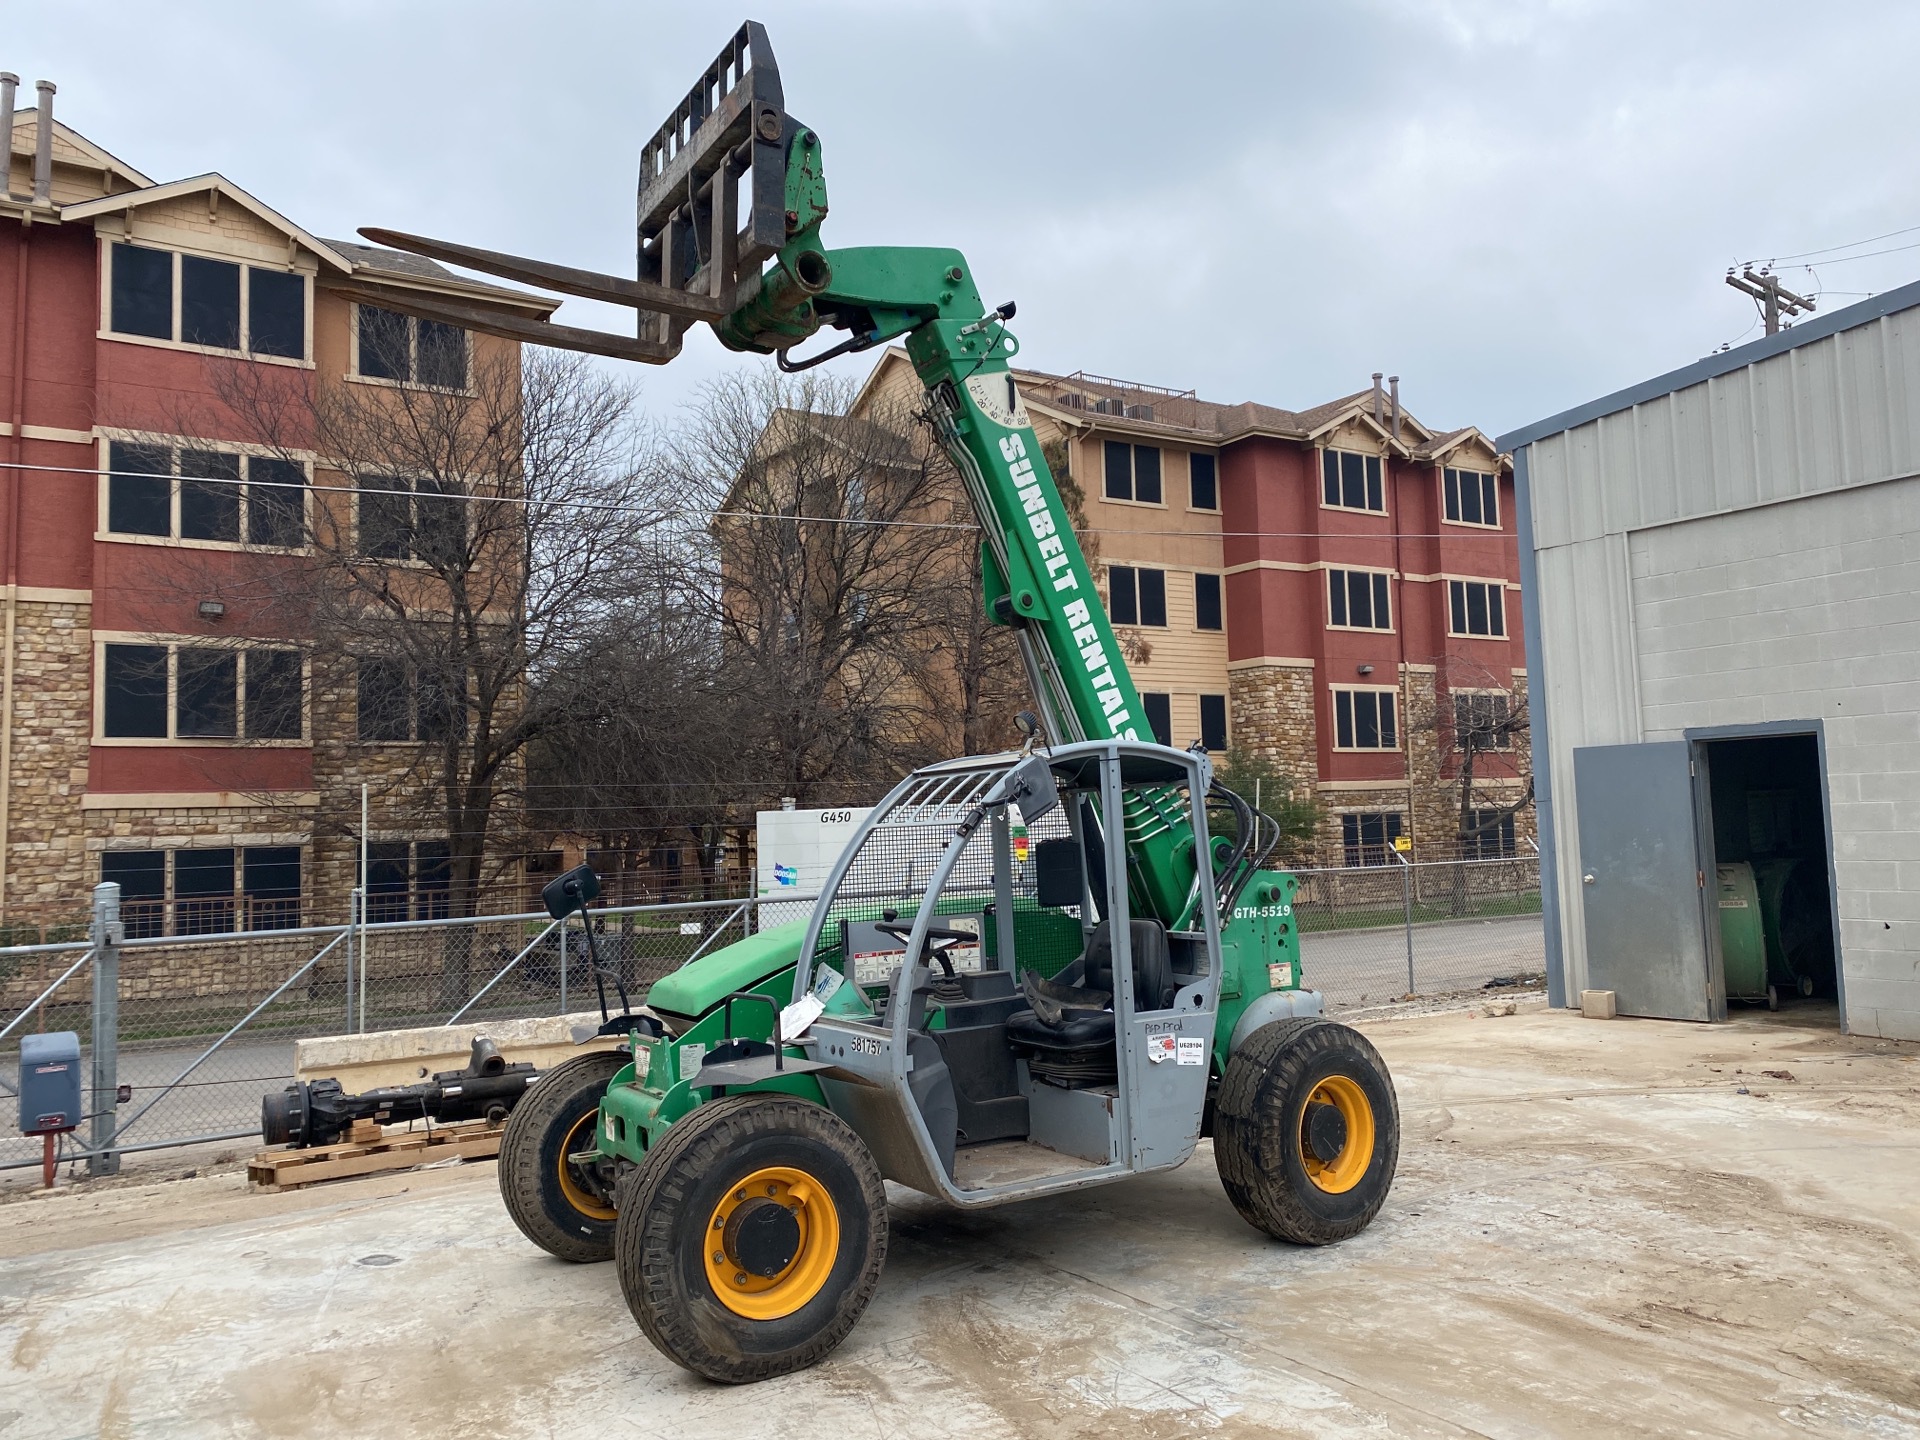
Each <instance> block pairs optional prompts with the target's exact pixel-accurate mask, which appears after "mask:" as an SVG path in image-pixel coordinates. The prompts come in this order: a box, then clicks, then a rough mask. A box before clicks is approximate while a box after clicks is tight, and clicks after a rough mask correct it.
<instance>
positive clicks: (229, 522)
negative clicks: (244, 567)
mask: <svg viewBox="0 0 1920 1440" xmlns="http://www.w3.org/2000/svg"><path fill="white" fill-rule="evenodd" d="M306 492H307V470H306V467H305V466H304V465H302V464H299V463H298V462H296V461H292V460H281V459H277V458H275V457H271V456H265V455H237V454H234V453H232V452H230V451H225V450H206V449H199V448H194V447H189V446H184V445H182V446H173V445H157V444H151V443H146V444H143V443H139V442H135V441H122V440H115V441H113V442H112V443H111V444H109V445H108V446H107V524H106V529H107V533H108V534H110V535H152V536H156V537H158V538H161V539H167V540H212V541H219V542H222V543H225V544H230V545H240V544H246V545H268V546H273V547H275V548H277V549H291V548H293V547H296V546H299V545H302V544H304V543H305V541H306V516H307V501H306Z"/></svg>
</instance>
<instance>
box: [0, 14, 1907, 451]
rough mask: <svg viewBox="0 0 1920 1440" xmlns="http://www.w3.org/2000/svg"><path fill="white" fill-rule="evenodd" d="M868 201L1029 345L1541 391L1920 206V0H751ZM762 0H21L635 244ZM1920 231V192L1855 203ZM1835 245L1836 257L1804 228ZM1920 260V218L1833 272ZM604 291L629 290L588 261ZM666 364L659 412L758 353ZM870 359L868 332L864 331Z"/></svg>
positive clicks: (295, 168)
mask: <svg viewBox="0 0 1920 1440" xmlns="http://www.w3.org/2000/svg"><path fill="white" fill-rule="evenodd" d="M754 13H755V18H758V19H761V20H763V21H765V22H766V24H767V26H768V28H769V31H770V33H771V36H772V39H773V43H774V47H775V49H776V52H777V53H778V55H779V58H780V66H781V74H782V77H783V79H784V82H785V87H786V97H787V104H788V106H789V108H790V109H791V111H792V112H793V113H794V114H795V115H797V116H799V117H800V118H801V119H803V120H804V121H806V122H807V123H808V124H809V125H811V126H813V127H814V128H815V129H816V130H817V131H818V132H819V133H820V135H821V136H822V139H823V142H824V145H825V155H826V161H827V178H828V184H829V188H830V191H831V197H832V206H833V216H832V218H831V219H830V220H829V222H828V228H827V240H828V243H829V244H830V245H857V244H874V243H893V244H930V245H956V246H958V247H960V248H961V249H963V250H964V251H965V252H966V253H967V255H968V256H969V258H970V260H971V261H972V264H973V267H974V270H975V273H976V274H977V275H978V276H979V277H981V282H982V286H983V288H984V289H985V290H986V292H988V293H987V298H988V300H989V302H993V301H998V300H1001V299H1014V300H1017V301H1018V302H1019V306H1020V315H1019V319H1018V321H1017V322H1016V323H1015V325H1014V327H1013V328H1014V329H1015V330H1016V332H1017V333H1018V334H1019V336H1020V338H1021V340H1022V342H1023V347H1024V349H1023V355H1022V361H1023V363H1027V364H1031V365H1033V366H1035V367H1038V368H1042V369H1051V370H1058V371H1072V370H1077V369H1085V370H1089V371H1093V372H1096V373H1099V374H1105V375H1115V376H1120V377H1124V378H1127V379H1132V380H1138V381H1144V382H1147V383H1151V384H1157V385H1167V386H1172V387H1176V388H1185V387H1192V388H1194V389H1196V390H1198V391H1199V393H1200V394H1201V395H1202V396H1203V397H1205V398H1208V399H1213V400H1221V401H1227V402H1237V401H1240V400H1259V401H1262V402H1265V403H1268V404H1273V405H1281V406H1286V407H1289V408H1302V407H1305V406H1308V405H1312V404H1315V403H1318V402H1320V401H1322V400H1325V399H1329V398H1332V397H1333V396H1336V395H1340V394H1344V393H1347V392H1349V391H1352V390H1355V389H1359V388H1361V387H1363V386H1364V385H1366V384H1367V383H1368V375H1369V374H1370V372H1372V371H1374V370H1384V371H1387V372H1389V373H1397V374H1399V375H1400V376H1401V377H1402V382H1401V386H1402V393H1403V395H1404V397H1405V400H1406V403H1407V405H1408V407H1409V409H1410V410H1411V411H1412V412H1413V413H1414V414H1416V415H1418V416H1419V417H1420V418H1421V419H1422V420H1424V421H1426V422H1427V423H1429V424H1432V425H1437V426H1441V427H1449V428H1450V427H1452V426H1455V425H1461V424H1476V425H1479V426H1480V427H1481V428H1483V429H1485V430H1488V431H1490V432H1498V431H1501V430H1505V429H1510V428H1512V427H1514V426H1516V425H1519V424H1522V423H1525V422H1527V421H1531V420H1534V419H1538V418H1541V417H1543V416H1545V415H1548V414H1550V413H1553V412H1555V411H1557V410H1560V409H1564V408H1566V407H1568V406H1570V405H1573V404H1577V403H1579V402H1581V401H1584V400H1588V399H1591V398H1594V397H1596V396H1598V395H1600V394H1603V393H1605V392H1607V391H1610V390H1614V389H1617V388H1619V387H1620V386H1622V385H1626V384H1629V383H1632V382H1634V381H1636V380H1640V379H1644V378H1646V377H1648V376H1651V375H1654V374H1657V373H1659V372H1661V371H1664V370H1668V369H1671V368H1673V367H1675V366H1678V365H1682V364H1685V363H1687V362H1688V361H1691V360H1694V359H1696V358H1698V357H1699V356H1701V355H1703V354H1706V353H1707V352H1709V351H1711V350H1713V349H1715V348H1717V347H1718V346H1719V345H1721V344H1722V343H1723V342H1726V341H1736V342H1737V341H1740V340H1742V339H1751V338H1754V337H1755V336H1757V335H1758V334H1759V333H1760V332H1759V328H1758V322H1757V320H1756V318H1755V312H1754V307H1753V304H1752V302H1751V301H1749V300H1747V299H1746V298H1744V297H1742V296H1740V295H1737V294H1735V293H1734V292H1733V291H1732V290H1729V289H1728V288H1727V287H1726V286H1725V285H1724V284H1723V283H1722V279H1721V277H1722V275H1723V274H1724V272H1725V270H1726V268H1727V266H1728V265H1730V264H1732V263H1734V262H1735V261H1741V260H1748V259H1754V258H1763V259H1764V258H1766V257H1769V256H1786V255H1798V254H1801V253H1802V252H1808V251H1815V250H1823V249H1827V248H1829V247H1835V246H1840V245H1843V244H1846V243H1847V242H1853V241H1864V240H1866V239H1867V238H1868V237H1874V236H1880V235H1882V234H1884V233H1885V232H1892V231H1901V230H1905V229H1907V227H1920V166H1916V165H1915V163H1914V152H1913V141H1912V139H1911V133H1912V113H1913V89H1914V82H1913V61H1914V57H1915V56H1916V55H1917V54H1920V6H1914V5H1911V4H1904V3H1898V0H1890V3H1878V4H1865V3H1861V4H1847V3H1831V0H1830V3H1827V4H1824V5H1813V4H1799V5H1785V4H1768V3H1764V0H1743V3H1740V4H1737V5H1735V4H1720V3H1707V0H1700V3H1694V0H1648V3H1612V4H1605V3H1584V0H1559V3H1496V0H1347V3H1331V0H1320V3H1266V4H1260V3H1252V4H1204V3H1193V0H1188V3H1184V4H1159V5H1147V4H1128V3H1116V0H1099V3H1053V4H1050V3H1044V0H1024V3H1017V0H1005V3H1002V0H969V3H966V4H962V5H956V4H953V3H951V0H948V3H941V4H923V5H922V4H911V3H907V0H867V3H859V0H843V3H813V4H802V3H784V0H755V4H754ZM739 18H741V17H739V16H736V15H734V14H733V13H732V12H731V11H728V10H726V9H724V8H719V7H710V6H701V5H684V4H679V5H656V4H651V3H643V0H621V3H607V4H584V3H583V4H567V3H560V0H547V3H541V4H533V3H519V4H511V3H497V0H466V3H434V4H426V3H404V0H401V3H396V0H383V3H377V4H375V3H335V4H312V3H308V4H300V3H289V0H279V3H275V4H273V5H271V6H267V5H261V4H216V3H194V0H169V3H168V4H166V5H164V6H159V5H154V4H151V3H142V4H137V5H136V4H124V5H118V4H114V5H109V4H98V3H85V0H61V3H58V4H55V3H44V4H27V3H25V0H5V4H4V19H5V23H4V25H3V26H0V68H4V69H10V70H14V71H17V72H18V73H19V74H20V76H21V77H22V80H23V81H24V82H26V83H25V85H24V86H23V89H24V90H25V91H26V93H27V94H29V95H30V94H31V83H32V82H33V81H34V80H36V79H40V78H42V77H44V78H48V79H52V80H54V81H56V82H57V83H58V84H59V86H60V93H59V96H58V100H57V105H58V113H59V115H60V116H61V118H63V119H64V120H66V121H67V122H68V123H69V124H71V125H73V126H75V127H76V128H78V129H80V130H81V131H82V132H84V133H85V134H87V135H88V136H90V137H91V138H92V139H94V140H95V141H96V142H98V143H99V144H101V145H104V146H105V147H106V148H107V149H109V150H112V151H114V152H115V153H117V154H118V155H120V156H121V157H122V158H123V159H125V160H126V161H127V162H128V163H130V164H132V165H134V166H135V167H137V168H139V169H141V170H143V171H145V172H146V173H147V174H149V175H151V176H153V177H154V178H155V179H157V180H163V181H164V180H169V179H175V178H178V177H181V176H186V175H194V174H199V173H201V172H203V171H207V170H218V171H220V172H222V173H223V174H225V175H226V176H228V177H229V178H230V179H232V180H233V181H235V182H236V183H238V184H239V185H241V186H243V187H244V188H246V189H247V190H249V191H251V192H252V193H253V194H255V195H256V196H258V197H260V198H261V199H262V200H264V201H266V202H267V203H268V204H270V205H272V206H274V207H275V208H276V209H278V210H280V211H282V212H283V213H285V214H286V215H288V216H289V217H291V218H292V219H294V220H296V221H298V222H299V223H300V224H302V225H305V226H306V227H308V228H309V229H311V230H313V231H315V232H317V233H319V234H322V235H330V236H338V237H343V238H349V237H352V236H353V234H354V231H355V229H356V228H357V227H358V226H361V225H370V224H379V225H391V226H395V227H397V228H401V229H411V230H417V231H422V232H425V233H427V234H432V235H439V236H444V237H447V238H451V239H459V240H465V241H470V242H475V243H479V244H483V245H489V246H493V247H497V248H500V249H505V250H511V251H517V252H519V253H523V254H530V255H537V256H540V257H543V258H548V259H553V260H558V261H565V262H568V263H572V264H576V265H583V266H588V267H591V268H595V269H602V270H609V271H615V272H619V273H626V274H631V273H632V268H633V254H632V244H633V239H632V225H633V208H632V207H633V193H634V182H635V169H636V161H637V155H638V150H639V146H640V144H641V142H642V140H643V139H644V138H645V137H646V136H647V135H648V134H650V133H651V132H652V130H653V129H654V128H655V127H656V126H657V125H658V124H659V123H660V122H661V121H662V120H664V119H665V117H666V115H667V114H668V112H669V111H670V110H671V108H672V107H673V106H674V105H675V104H676V103H677V102H678V100H679V99H680V98H681V96H682V95H683V94H684V93H685V91H686V89H687V88H688V86H690V85H691V84H692V82H693V80H694V78H695V77H696V76H697V74H698V73H699V71H700V70H702V69H703V68H704V67H705V66H706V64H707V63H708V62H709V61H711V59H712V58H713V56H714V55H715V54H716V53H717V52H718V51H719V49H720V47H721V45H722V44H723V43H724V42H725V40H726V39H727V37H728V36H729V34H730V33H731V27H732V26H733V24H735V23H736V22H737V20H738V19H739ZM1899 246H1920V229H1917V230H1914V231H1913V232H1912V233H1906V234H1899V235H1894V236H1892V237H1891V238H1888V239H1885V240H1881V241H1877V242H1874V243H1868V244H1863V245H1860V246H1858V247H1856V251H1855V252H1847V253H1861V252H1872V251H1878V250H1885V249H1889V248H1890V247H1899ZM1794 263H1798V262H1794ZM1781 270H1782V274H1783V275H1784V276H1785V278H1786V281H1787V283H1788V285H1789V286H1790V287H1793V288H1798V289H1800V290H1802V292H1803V293H1805V292H1808V291H1812V292H1817V293H1819V294H1820V295H1821V306H1822V309H1823V310H1824V309H1827V308H1831V307H1834V306H1839V305H1844V304H1849V303H1852V302H1853V299H1854V298H1855V297H1854V296H1853V295H1850V294H1842V293H1841V292H1866V291H1874V290H1885V289H1888V288H1891V287H1893V286H1895V285H1898V284H1902V283H1905V282H1906V281H1908V280H1910V279H1913V278H1916V277H1920V248H1908V249H1904V250H1894V252H1893V253H1888V254H1881V255H1876V256H1873V257H1872V258H1867V259H1862V260H1859V261H1857V262H1845V263H1821V264H1819V265H1818V273H1817V274H1813V273H1809V272H1807V271H1806V270H1802V269H1792V268H1789V266H1786V265H1783V266H1782V267H1781ZM560 318H561V319H563V320H567V321H571V322H573V323H576V324H601V325H613V326H622V327H623V328H629V329H630V326H631V317H630V315H627V314H626V313H624V312H619V311H604V312H603V311H600V309H599V307H595V306H591V305H588V304H586V303H584V302H578V301H576V302H572V303H569V304H568V305H567V306H566V307H565V308H564V309H563V310H562V311H561V312H560ZM743 363H758V362H750V361H744V360H742V359H741V358H739V357H735V356H732V355H729V354H728V353H727V352H726V351H724V350H722V349H721V348H720V347H719V345H718V344H717V343H716V342H714V341H713V340H712V338H711V336H710V335H708V334H707V333H706V332H705V331H703V330H702V331H696V332H694V333H693V334H692V335H690V336H689V343H688V346H687V350H686V352H685V353H684V354H683V355H682V357H681V359H680V360H679V361H677V362H676V363H675V364H674V365H673V366H672V367H669V368H667V369H664V370H661V369H646V370H640V371H636V373H637V374H638V376H639V378H640V379H641V381H642V382H643V385H644V395H645V398H646V402H647V404H648V405H649V407H650V408H652V409H655V410H657V411H659V412H660V413H661V415H662V417H663V418H666V417H668V416H670V415H671V413H672V412H673V411H674V410H675V408H676V407H678V406H680V405H682V404H684V403H685V401H686V399H687V398H688V397H689V396H690V395H691V394H692V393H693V391H694V390H695V389H696V388H697V387H698V385H699V384H700V383H701V381H703V380H704V379H706V378H708V377H710V376H712V375H714V374H715V373H717V372H718V371H719V370H721V369H723V368H724V367H727V366H730V365H738V364H743ZM857 368H860V369H864V365H860V366H858V367H857Z"/></svg>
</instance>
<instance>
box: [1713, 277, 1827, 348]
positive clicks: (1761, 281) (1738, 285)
mask: <svg viewBox="0 0 1920 1440" xmlns="http://www.w3.org/2000/svg"><path fill="white" fill-rule="evenodd" d="M1727 284H1729V285H1731V286H1732V287H1733V288H1734V289H1736V290H1738V291H1739V292H1740V293H1741V294H1743V295H1751V296H1752V297H1753V298H1754V301H1755V303H1756V304H1758V305H1759V306H1760V315H1761V318H1762V319H1764V320H1765V321H1766V322H1767V334H1769V335H1778V334H1779V333H1780V321H1781V317H1782V316H1785V317H1786V318H1788V319H1792V317H1794V316H1795V315H1811V314H1812V313H1813V301H1811V300H1809V299H1807V298H1806V297H1805V296H1804V295H1796V294H1794V293H1793V292H1792V291H1791V290H1789V289H1787V288H1786V287H1785V286H1784V285H1782V284H1781V283H1780V277H1779V276H1777V275H1773V274H1771V273H1769V272H1768V271H1767V270H1766V269H1765V268H1764V267H1763V268H1762V269H1760V270H1759V271H1758V272H1756V271H1755V270H1754V268H1753V267H1752V266H1751V265H1748V266H1744V267H1742V269H1741V270H1740V273H1739V274H1737V275H1736V274H1735V273H1734V272H1733V271H1731V270H1729V271H1727Z"/></svg>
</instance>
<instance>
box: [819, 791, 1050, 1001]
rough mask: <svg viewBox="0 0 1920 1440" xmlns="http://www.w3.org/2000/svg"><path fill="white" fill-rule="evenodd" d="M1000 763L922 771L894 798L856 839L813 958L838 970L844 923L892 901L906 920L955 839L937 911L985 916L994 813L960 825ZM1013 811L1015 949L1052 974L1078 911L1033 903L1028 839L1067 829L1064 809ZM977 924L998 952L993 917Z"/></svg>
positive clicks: (990, 890) (876, 913) (878, 912)
mask: <svg viewBox="0 0 1920 1440" xmlns="http://www.w3.org/2000/svg"><path fill="white" fill-rule="evenodd" d="M1006 768H1007V767H1006V765H1005V764H998V765H992V766H986V767H982V768H978V769H966V770H950V771H943V772H940V773H938V774H934V775H927V776H923V777H921V778H920V779H918V780H917V781H916V782H915V783H914V785H913V786H912V788H911V789H909V790H908V791H907V792H906V793H905V794H904V795H903V796H902V797H901V798H900V799H899V800H897V801H896V802H895V803H894V805H893V806H892V808H891V809H890V810H888V811H887V813H886V814H885V815H884V816H882V817H881V819H880V820H879V821H878V822H877V823H876V824H875V825H874V827H873V829H872V830H871V831H869V832H868V834H867V836H866V838H865V839H864V840H863V841H862V842H861V845H860V849H859V850H858V851H857V852H856V854H855V855H854V858H853V863H852V864H851V865H850V866H849V867H848V870H847V873H846V876H845V878H844V879H843V880H842V881H841V884H840V886H839V888H838V889H837V890H836V891H835V892H834V895H833V897H832V899H831V901H830V902H829V904H828V907H827V916H826V921H825V923H824V924H823V925H822V926H821V930H820V940H819V944H818V946H817V948H816V951H815V960H816V962H820V961H824V962H826V963H828V964H831V965H833V966H834V967H835V968H837V969H841V970H842V971H845V970H846V968H847V966H846V960H845V957H844V956H843V955H842V954H841V948H842V947H841V937H842V934H843V930H844V928H845V927H844V925H843V922H858V921H875V920H880V919H882V918H883V917H884V916H885V914H886V912H887V911H889V910H891V911H893V912H894V914H895V917H896V919H897V920H898V921H899V922H900V923H902V924H910V923H911V922H912V920H913V917H914V915H915V913H916V912H917V911H918V910H919V908H920V905H921V902H922V901H923V900H924V899H925V897H926V894H927V890H928V886H929V885H930V884H931V883H932V880H933V876H934V872H935V871H936V870H937V869H938V868H939V866H940V864H941V861H942V860H943V859H944V858H945V856H946V854H947V852H948V850H949V848H950V847H951V846H953V845H956V844H960V845H964V847H965V849H964V851H963V852H962V854H961V856H960V858H959V860H958V861H957V862H956V863H955V865H954V868H953V872H952V874H951V875H950V876H949V877H948V880H947V884H946V888H945V889H944V890H943V891H942V892H941V895H940V899H939V904H938V906H937V911H938V913H940V914H942V915H956V916H958V915H985V914H986V913H987V912H988V911H989V910H990V908H991V907H992V906H993V905H994V903H995V895H994V845H993V824H992V817H991V816H990V815H989V816H987V817H985V818H982V819H980V820H979V821H978V823H977V824H976V825H975V826H974V828H973V829H972V831H971V832H970V833H969V834H967V835H966V836H965V838H964V839H963V838H961V836H960V829H961V826H962V824H963V823H964V822H966V821H967V820H968V819H969V818H970V817H971V816H973V814H974V810H975V807H976V806H978V805H979V803H980V799H981V797H982V796H984V795H985V794H986V793H987V792H988V791H989V790H990V789H992V787H993V785H994V784H995V782H997V781H998V780H999V778H1000V777H1001V775H1002V774H1004V773H1005V771H1006ZM1011 819H1012V822H1013V826H1012V844H1011V847H1010V848H1011V852H1012V853H1011V855H1010V857H1009V859H1010V863H1011V866H1012V889H1013V899H1014V917H1015V927H1016V941H1015V948H1016V951H1017V952H1018V956H1019V963H1020V964H1021V965H1023V966H1025V965H1029V964H1031V965H1033V966H1034V967H1035V968H1036V969H1039V970H1041V972H1042V973H1043V974H1052V973H1053V972H1054V971H1056V970H1058V969H1059V968H1060V967H1061V966H1063V965H1065V964H1066V963H1067V962H1068V961H1070V960H1072V959H1073V958H1074V956H1076V955H1078V954H1079V953H1080V925H1079V918H1078V913H1079V912H1078V908H1077V907H1074V908H1071V909H1067V910H1057V909H1043V908H1042V907H1041V906H1040V905H1039V904H1038V902H1037V900H1036V899H1035V876H1034V846H1036V845H1037V844H1038V843H1039V842H1040V841H1042V840H1047V839H1054V838H1058V837H1060V836H1064V835H1067V834H1068V833H1069V829H1068V825H1067V818H1066V810H1065V808H1064V807H1063V806H1060V807H1055V809H1053V810H1052V811H1050V812H1049V813H1048V814H1046V815H1043V816H1041V817H1040V818H1039V819H1037V820H1036V821H1034V822H1033V824H1031V825H1022V824H1021V822H1020V819H1019V812H1018V811H1017V810H1016V811H1014V812H1012V815H1011ZM984 928H985V931H986V933H985V935H984V936H983V940H984V942H985V948H986V950H987V953H988V954H990V955H992V954H997V948H998V946H997V936H996V934H995V929H994V926H993V925H992V924H988V925H987V926H985V927H984ZM1030 947H1031V948H1032V950H1033V952H1034V953H1033V955H1032V956H1031V958H1030V957H1029V955H1028V950H1029V948H1030ZM1062 952H1064V953H1062Z"/></svg>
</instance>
